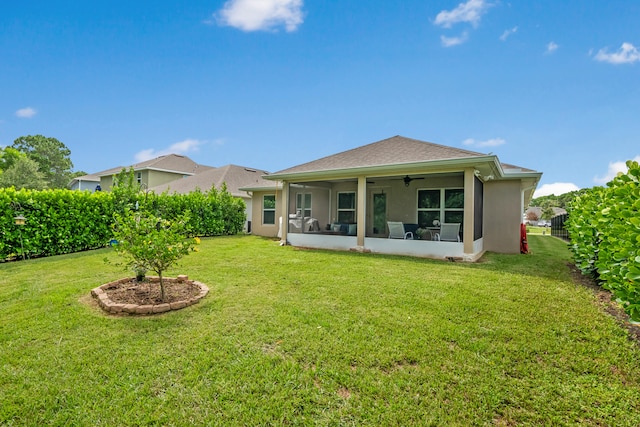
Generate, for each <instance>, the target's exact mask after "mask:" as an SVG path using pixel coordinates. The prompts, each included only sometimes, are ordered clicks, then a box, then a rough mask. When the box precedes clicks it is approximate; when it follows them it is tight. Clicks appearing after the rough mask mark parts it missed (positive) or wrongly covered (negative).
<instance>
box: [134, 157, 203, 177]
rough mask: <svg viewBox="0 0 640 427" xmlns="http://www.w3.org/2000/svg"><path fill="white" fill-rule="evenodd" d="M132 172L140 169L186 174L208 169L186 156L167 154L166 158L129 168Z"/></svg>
mask: <svg viewBox="0 0 640 427" xmlns="http://www.w3.org/2000/svg"><path fill="white" fill-rule="evenodd" d="M131 167H132V168H133V170H141V169H156V170H163V171H172V172H183V173H186V174H195V173H198V172H199V170H198V169H200V171H201V170H202V169H203V168H209V167H208V166H203V165H199V164H197V163H196V162H194V161H193V160H191V159H190V158H188V157H187V156H181V155H179V154H167V155H166V156H159V157H156V158H155V159H151V160H146V161H144V162H140V163H136V164H135V165H132V166H131Z"/></svg>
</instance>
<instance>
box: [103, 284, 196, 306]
mask: <svg viewBox="0 0 640 427" xmlns="http://www.w3.org/2000/svg"><path fill="white" fill-rule="evenodd" d="M102 289H103V290H104V292H105V293H106V294H107V295H108V296H109V299H110V300H111V301H113V302H114V303H117V304H136V305H155V304H162V303H163V301H162V296H161V294H160V282H157V281H154V282H151V281H148V280H144V281H141V282H138V281H136V279H131V280H129V281H128V282H123V283H115V284H112V285H109V286H108V287H103V288H102ZM200 290H201V288H200V287H199V286H198V285H196V284H194V283H193V282H190V281H188V282H175V281H169V280H165V281H164V292H165V301H164V302H165V303H172V302H177V301H188V300H190V299H192V298H195V297H197V296H198V295H199V294H200Z"/></svg>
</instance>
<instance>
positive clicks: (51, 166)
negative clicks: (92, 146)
mask: <svg viewBox="0 0 640 427" xmlns="http://www.w3.org/2000/svg"><path fill="white" fill-rule="evenodd" d="M11 147H12V148H15V149H16V150H18V151H21V152H23V153H25V154H26V155H27V156H28V157H29V158H30V159H31V160H33V161H35V162H36V163H37V164H38V170H39V171H40V172H42V173H43V174H44V178H45V180H46V181H47V183H48V185H49V187H51V188H66V186H67V184H68V183H69V181H70V180H71V173H72V172H71V169H72V168H73V163H72V162H71V158H70V157H69V156H71V150H69V148H67V146H66V145H64V144H63V143H62V142H60V141H58V140H57V139H55V138H47V137H45V136H42V135H28V136H21V137H20V138H18V139H16V140H15V141H14V142H13V145H12V146H11Z"/></svg>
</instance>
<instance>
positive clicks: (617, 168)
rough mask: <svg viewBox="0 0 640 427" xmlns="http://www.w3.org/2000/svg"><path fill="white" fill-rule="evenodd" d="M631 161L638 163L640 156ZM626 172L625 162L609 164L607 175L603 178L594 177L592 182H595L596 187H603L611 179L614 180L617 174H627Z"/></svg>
mask: <svg viewBox="0 0 640 427" xmlns="http://www.w3.org/2000/svg"><path fill="white" fill-rule="evenodd" d="M631 160H634V161H636V162H640V156H636V157H635V158H633V159H631ZM628 170H629V169H628V168H627V165H626V161H617V162H610V163H609V169H608V170H607V173H606V174H605V175H604V176H596V177H594V178H593V182H595V183H596V184H598V185H604V184H606V183H607V182H609V181H611V180H612V179H613V178H615V177H616V175H618V173H627V171H628Z"/></svg>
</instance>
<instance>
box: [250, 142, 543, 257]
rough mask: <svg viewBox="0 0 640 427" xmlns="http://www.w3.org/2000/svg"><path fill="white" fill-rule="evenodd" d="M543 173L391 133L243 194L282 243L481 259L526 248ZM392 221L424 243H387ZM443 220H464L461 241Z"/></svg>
mask: <svg viewBox="0 0 640 427" xmlns="http://www.w3.org/2000/svg"><path fill="white" fill-rule="evenodd" d="M541 176H542V174H541V173H540V172H536V171H534V170H531V169H526V168H522V167H519V166H514V165H510V164H506V163H501V162H500V161H499V159H498V157H497V156H496V155H493V154H482V153H477V152H473V151H468V150H462V149H458V148H453V147H447V146H443V145H438V144H433V143H430V142H425V141H419V140H416V139H411V138H405V137H402V136H394V137H392V138H388V139H384V140H382V141H378V142H374V143H371V144H368V145H364V146H361V147H358V148H354V149H352V150H348V151H344V152H341V153H337V154H334V155H331V156H327V157H323V158H321V159H318V160H314V161H311V162H308V163H304V164H301V165H298V166H294V167H291V168H289V169H285V170H282V171H279V172H276V173H273V174H270V175H266V176H265V177H264V178H265V180H267V181H272V182H273V184H271V185H263V184H260V185H254V186H247V187H245V188H242V190H245V191H250V192H251V193H252V195H253V207H254V209H253V214H252V218H251V220H252V223H253V233H254V234H258V235H263V236H273V237H275V236H278V237H280V238H281V239H282V242H283V243H288V244H291V245H294V246H299V247H310V248H327V249H335V250H357V251H363V252H377V253H387V254H402V255H412V256H423V257H431V258H450V259H462V260H465V261H475V260H477V259H478V258H479V257H480V256H481V255H482V254H483V253H484V252H485V251H494V252H502V253H519V252H520V224H521V222H522V213H523V211H524V208H525V207H526V206H527V205H528V204H529V201H530V200H531V197H532V194H533V191H534V190H535V188H536V186H537V184H538V182H539V180H540V177H541ZM388 221H400V222H402V223H403V224H404V226H405V230H408V229H409V230H412V234H413V235H414V237H420V239H414V240H403V239H400V240H396V239H389V238H388V235H389V231H388V226H387V222H388ZM440 223H456V224H460V232H459V235H458V237H459V240H460V241H459V242H458V241H438V240H436V239H437V238H438V235H439V234H440V231H441V230H440Z"/></svg>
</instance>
